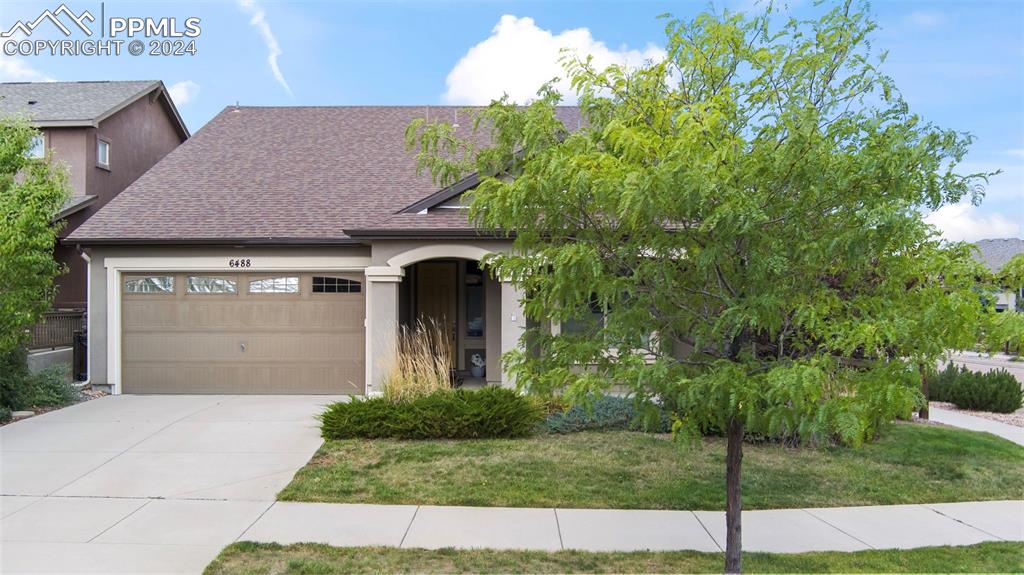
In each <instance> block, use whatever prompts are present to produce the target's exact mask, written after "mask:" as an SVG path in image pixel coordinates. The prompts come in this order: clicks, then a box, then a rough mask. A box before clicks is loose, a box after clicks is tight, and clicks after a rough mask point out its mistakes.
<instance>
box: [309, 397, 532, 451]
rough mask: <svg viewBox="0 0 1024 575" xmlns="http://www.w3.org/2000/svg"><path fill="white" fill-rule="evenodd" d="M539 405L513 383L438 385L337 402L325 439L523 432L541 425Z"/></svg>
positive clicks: (326, 417)
mask: <svg viewBox="0 0 1024 575" xmlns="http://www.w3.org/2000/svg"><path fill="white" fill-rule="evenodd" d="M543 416H544V413H543V411H542V410H541V408H540V406H539V405H538V404H537V403H536V402H534V401H531V400H530V399H529V398H527V397H523V396H521V395H519V394H518V393H516V392H515V391H512V390H510V389H504V388H500V387H485V388H483V389H480V390H475V391H474V390H467V389H451V390H439V391H435V392H433V393H430V394H428V395H422V396H419V397H412V398H409V399H403V400H401V401H390V400H388V399H387V398H384V397H373V398H369V399H355V400H352V401H351V402H348V403H344V402H339V403H334V404H331V405H330V406H328V408H327V411H325V412H324V413H323V415H321V416H320V419H321V425H320V429H321V433H322V434H323V436H324V438H325V439H350V438H383V437H388V438H394V439H483V438H508V437H524V436H527V435H531V434H532V433H534V432H535V431H536V430H537V427H538V424H539V423H540V421H541V420H542V419H543Z"/></svg>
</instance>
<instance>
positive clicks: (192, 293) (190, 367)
mask: <svg viewBox="0 0 1024 575" xmlns="http://www.w3.org/2000/svg"><path fill="white" fill-rule="evenodd" d="M362 282H363V276H362V275H361V274H349V273H337V272H324V273H281V272H274V273H212V272H195V273H168V272H157V273H145V274H130V275H129V274H125V275H124V276H123V278H122V285H121V290H122V298H121V301H122V310H121V324H122V337H121V342H122V349H121V356H122V357H121V359H122V365H121V382H122V390H123V391H124V393H225V394H245V393H253V394H259V393H267V394H273V393H295V394H301V393H311V394H312V393H333V394H362V393H363V390H364V374H365V371H364V369H365V359H364V358H365V328H364V320H363V318H364V317H365V309H366V306H365V294H364V289H363V284H362Z"/></svg>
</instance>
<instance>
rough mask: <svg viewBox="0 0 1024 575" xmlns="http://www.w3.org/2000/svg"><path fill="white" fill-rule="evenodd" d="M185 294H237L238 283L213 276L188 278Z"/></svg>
mask: <svg viewBox="0 0 1024 575" xmlns="http://www.w3.org/2000/svg"><path fill="white" fill-rule="evenodd" d="M187 293H238V283H237V282H235V280H232V279H228V278H220V277H215V276H188V290H187Z"/></svg>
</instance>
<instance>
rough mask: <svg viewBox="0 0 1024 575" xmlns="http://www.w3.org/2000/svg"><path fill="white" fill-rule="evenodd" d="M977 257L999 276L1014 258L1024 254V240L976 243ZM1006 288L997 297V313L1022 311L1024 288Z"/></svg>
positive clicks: (997, 240)
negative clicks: (1014, 310) (1013, 310)
mask: <svg viewBox="0 0 1024 575" xmlns="http://www.w3.org/2000/svg"><path fill="white" fill-rule="evenodd" d="M974 245H975V247H976V248H977V249H976V250H975V257H976V258H977V259H978V261H980V262H981V263H983V264H985V266H986V267H987V268H988V269H989V270H991V271H992V273H994V274H998V273H999V272H1000V271H1002V269H1003V266H1005V265H1006V263H1007V262H1009V261H1010V259H1011V258H1013V256H1015V255H1017V254H1020V253H1024V239H1020V238H1000V239H991V240H979V241H977V242H974ZM1003 287H1004V288H1006V289H1005V290H1004V291H1003V292H1001V293H999V294H998V295H997V296H996V311H1006V310H1012V309H1020V308H1021V304H1024V286H1003Z"/></svg>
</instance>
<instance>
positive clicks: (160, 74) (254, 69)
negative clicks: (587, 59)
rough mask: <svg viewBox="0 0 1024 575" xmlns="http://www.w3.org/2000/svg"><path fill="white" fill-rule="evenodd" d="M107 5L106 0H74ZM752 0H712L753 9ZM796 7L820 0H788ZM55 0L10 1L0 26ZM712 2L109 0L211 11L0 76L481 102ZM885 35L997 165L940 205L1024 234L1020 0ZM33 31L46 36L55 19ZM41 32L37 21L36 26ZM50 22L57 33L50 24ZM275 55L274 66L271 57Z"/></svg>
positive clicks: (972, 166)
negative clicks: (189, 36) (151, 40)
mask: <svg viewBox="0 0 1024 575" xmlns="http://www.w3.org/2000/svg"><path fill="white" fill-rule="evenodd" d="M67 4H68V7H69V8H71V9H72V10H73V11H75V12H76V13H80V12H81V11H82V10H90V11H91V12H92V13H94V14H96V15H97V16H98V14H99V12H100V3H99V2H78V1H75V0H71V1H69V2H67ZM750 4H752V1H751V0H729V1H726V2H721V1H719V2H716V3H715V5H716V6H723V5H724V6H729V7H731V8H739V9H747V8H749V5H750ZM790 4H791V5H792V8H791V10H792V11H793V12H794V13H795V14H796V15H809V14H811V13H813V12H815V11H817V10H820V9H816V8H815V7H814V6H813V4H812V3H811V2H810V1H808V0H805V1H796V2H790ZM58 5H59V2H44V3H40V2H11V1H9V0H5V1H4V5H3V9H2V10H0V29H3V30H6V29H7V28H8V27H10V26H11V25H12V24H13V23H14V22H15V21H16V20H21V19H33V18H35V17H36V16H38V15H39V13H40V12H41V11H42V10H44V9H47V8H48V9H55V8H56V7H57V6H58ZM708 5H709V4H708V3H707V2H655V1H650V2H616V1H596V2H575V1H574V2H568V1H566V2H539V1H533V2H501V1H480V2H456V1H446V2H440V1H438V2H413V1H392V2H369V1H365V2H354V1H350V2H266V1H264V2H260V1H259V0H238V1H226V0H225V1H223V2H204V3H189V2H174V3H159V2H134V3H133V2H116V1H112V2H106V3H105V6H104V8H105V12H106V15H107V16H108V17H109V16H125V17H128V16H141V17H145V16H149V17H154V18H169V17H174V18H176V19H177V20H178V22H179V26H180V22H182V21H183V20H184V19H185V18H188V17H198V18H201V27H202V33H201V35H200V36H199V38H197V39H196V43H195V45H196V48H197V50H198V54H197V55H195V56H187V55H185V56H145V55H144V56H137V57H136V56H130V55H127V54H124V55H121V56H78V57H68V56H59V57H53V56H27V57H13V58H12V57H9V56H3V55H0V80H2V81H33V80H43V79H55V80H108V79H109V80H114V79H151V78H152V79H160V80H163V81H164V83H165V84H166V85H167V86H168V87H171V89H172V92H173V93H174V95H175V97H176V99H177V102H178V105H179V109H180V111H181V114H182V116H183V117H184V118H185V120H186V122H187V123H188V125H189V127H190V128H191V129H192V130H193V131H196V130H198V129H199V128H200V127H201V126H202V125H203V124H204V123H205V122H207V121H208V120H209V119H210V118H211V117H213V116H214V115H215V114H217V113H218V112H219V111H220V110H221V109H222V108H223V107H224V106H227V105H230V104H234V103H235V102H236V101H237V102H240V103H241V104H243V105H313V104H325V105H343V104H441V103H486V101H487V99H489V98H490V97H494V96H498V95H500V93H501V92H502V91H509V92H510V93H512V94H513V95H515V96H520V95H521V96H520V97H524V98H525V97H527V96H528V95H529V94H530V93H532V92H533V90H534V89H535V88H536V85H537V84H538V83H539V82H541V81H543V80H546V79H548V78H550V77H551V76H553V75H554V74H555V73H556V72H557V64H556V63H555V62H554V59H555V58H556V57H557V53H558V49H559V48H560V47H562V46H568V47H571V48H574V49H576V50H578V51H587V52H592V53H594V54H595V55H596V58H597V59H598V61H602V60H606V61H609V62H610V61H623V60H625V61H640V60H642V59H643V58H644V57H647V56H650V55H652V54H656V53H657V47H658V46H660V45H661V44H662V41H663V23H662V22H661V21H660V20H657V19H656V16H657V15H658V14H661V13H665V12H671V13H673V14H675V15H676V16H679V17H687V16H692V15H694V14H696V13H697V12H699V11H701V10H703V9H705V8H706V7H707V6H708ZM873 11H874V13H875V16H876V19H877V20H878V22H879V24H880V25H881V30H880V31H879V32H878V33H877V34H876V37H875V47H876V48H877V49H884V50H888V51H889V59H888V61H887V63H886V67H885V70H886V71H887V72H888V73H889V74H891V75H892V76H893V77H894V78H895V80H896V83H897V85H898V86H899V87H900V90H901V91H902V92H903V94H904V96H905V97H906V99H907V100H908V102H909V103H910V105H911V108H912V110H914V111H916V112H918V113H919V114H921V115H923V116H924V117H925V118H926V119H928V120H930V121H933V122H935V123H937V124H939V125H941V126H943V127H948V128H953V129H957V130H962V131H967V132H970V133H972V134H973V135H974V136H975V137H976V138H977V140H976V142H975V145H974V146H973V148H972V151H971V154H970V156H969V157H968V162H967V163H966V164H965V166H964V169H965V170H966V171H992V170H996V169H1002V170H1003V172H1004V173H1003V174H1001V175H999V176H996V177H995V178H993V180H992V181H991V183H990V185H989V187H988V191H987V197H986V199H985V201H984V202H983V204H982V205H981V207H978V208H975V207H972V206H969V205H961V206H949V207H947V208H945V209H943V210H942V211H941V212H940V213H937V214H933V215H932V216H930V218H931V221H932V222H933V223H935V224H936V225H938V226H939V227H940V228H942V229H943V230H944V233H945V234H946V236H947V237H949V238H951V239H972V240H973V239H978V238H982V237H1008V236H1016V237H1021V236H1022V235H1024V225H1022V222H1024V2H1019V1H1013V0H1006V1H971V2H952V1H950V2H924V1H876V2H875V3H874V5H873ZM36 35H43V36H44V37H47V36H46V32H37V34H36ZM36 35H33V39H35V37H36ZM49 37H51V38H54V37H56V36H53V35H51V36H49ZM275 65H276V70H275V69H274V66H275Z"/></svg>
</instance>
